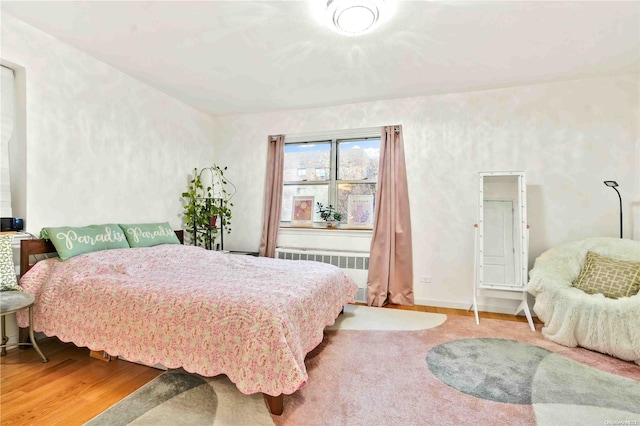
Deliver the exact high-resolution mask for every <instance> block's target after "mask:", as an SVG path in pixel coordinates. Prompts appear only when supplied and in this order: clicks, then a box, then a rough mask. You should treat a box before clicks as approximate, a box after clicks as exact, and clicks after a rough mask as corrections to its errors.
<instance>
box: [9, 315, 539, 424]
mask: <svg viewBox="0 0 640 426" xmlns="http://www.w3.org/2000/svg"><path fill="white" fill-rule="evenodd" d="M388 307H389V308H396V309H409V310H417V311H426V312H435V313H442V314H447V315H466V316H473V312H468V311H462V310H456V309H445V308H431V307H426V306H414V307H405V306H388ZM480 317H481V318H493V319H502V320H512V321H523V322H526V319H525V318H524V317H515V316H513V315H504V314H492V313H481V315H480ZM40 342H41V343H40ZM39 343H40V347H41V349H42V351H43V352H44V353H45V355H46V356H47V357H48V358H49V362H48V363H43V362H42V360H41V359H40V357H39V356H38V354H37V353H36V352H35V351H34V350H33V349H26V350H23V349H12V350H10V351H8V354H7V356H4V357H2V358H1V359H0V424H1V425H35V424H37V425H65V426H66V425H81V424H83V423H85V422H87V421H88V420H90V419H92V418H93V417H95V416H96V415H98V414H100V413H101V412H103V411H104V410H106V409H107V408H109V407H110V406H112V405H114V404H115V403H116V402H118V401H120V400H121V399H123V398H124V397H126V396H127V395H129V394H130V393H132V392H133V391H135V390H136V389H138V388H139V387H141V386H142V385H144V384H145V383H148V382H149V381H151V380H152V379H153V378H155V377H156V376H158V375H160V374H162V371H160V370H157V369H155V368H151V367H145V366H142V365H138V364H133V363H130V362H126V361H114V362H104V361H101V360H98V359H95V358H91V357H89V350H88V349H87V348H78V347H76V346H75V345H73V344H71V343H63V342H60V341H59V340H58V339H56V338H47V339H44V340H42V341H39Z"/></svg>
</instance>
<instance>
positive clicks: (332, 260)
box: [276, 247, 369, 303]
mask: <svg viewBox="0 0 640 426" xmlns="http://www.w3.org/2000/svg"><path fill="white" fill-rule="evenodd" d="M276 258H278V259H289V260H311V261H315V262H323V263H329V264H331V265H335V266H337V267H338V268H340V269H342V270H343V271H344V273H345V274H347V275H348V276H349V277H351V279H352V280H353V281H354V282H355V283H356V284H357V285H358V292H357V293H356V301H358V302H365V303H366V301H367V276H368V275H369V252H360V251H335V250H319V249H304V248H291V247H277V248H276Z"/></svg>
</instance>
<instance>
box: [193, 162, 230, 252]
mask: <svg viewBox="0 0 640 426" xmlns="http://www.w3.org/2000/svg"><path fill="white" fill-rule="evenodd" d="M226 170H227V167H226V166H225V167H224V168H222V167H219V166H218V165H215V164H214V165H213V166H211V167H205V168H203V169H201V170H198V168H194V169H193V176H192V178H191V180H190V181H189V188H188V190H187V191H185V192H183V193H182V197H183V198H184V199H185V201H186V202H185V205H184V213H183V215H184V221H185V226H186V232H187V234H188V235H189V236H190V241H191V244H193V245H196V246H200V247H205V248H207V249H215V248H216V239H217V238H218V235H219V233H220V229H223V230H224V232H226V233H227V234H229V233H230V232H231V217H232V214H231V207H233V203H232V202H231V198H232V197H233V195H234V194H235V192H236V188H235V185H233V183H231V182H230V181H229V180H228V179H227V178H226V177H225V176H224V172H225V171H226Z"/></svg>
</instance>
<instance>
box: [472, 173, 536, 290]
mask: <svg viewBox="0 0 640 426" xmlns="http://www.w3.org/2000/svg"><path fill="white" fill-rule="evenodd" d="M526 222H527V220H526V186H525V182H524V172H481V173H480V174H479V198H478V233H479V235H478V241H479V244H478V250H479V253H476V256H477V260H478V262H477V266H476V267H477V268H478V270H477V271H476V273H477V278H478V286H479V287H480V288H489V289H499V290H518V291H521V290H522V289H523V288H524V286H525V285H526V283H527V266H528V265H527V251H528V249H527V226H526Z"/></svg>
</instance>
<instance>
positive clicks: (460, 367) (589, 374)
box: [426, 338, 640, 424]
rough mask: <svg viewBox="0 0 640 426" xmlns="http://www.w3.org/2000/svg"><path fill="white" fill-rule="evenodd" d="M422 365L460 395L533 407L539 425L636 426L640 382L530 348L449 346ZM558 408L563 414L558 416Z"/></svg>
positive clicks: (479, 342)
mask: <svg viewBox="0 0 640 426" xmlns="http://www.w3.org/2000/svg"><path fill="white" fill-rule="evenodd" d="M426 361H427V365H428V367H429V370H430V371H431V372H432V373H433V374H434V376H436V377H437V378H438V379H439V380H440V381H442V382H443V383H445V384H447V385H448V386H450V387H452V388H454V389H456V390H458V391H460V392H463V393H466V394H468V395H473V396H475V397H478V398H483V399H488V400H492V401H496V402H504V403H510V404H532V405H533V406H534V410H535V413H536V418H537V420H538V422H539V423H544V424H553V423H552V422H556V423H557V424H580V423H581V422H582V421H588V422H589V424H591V423H593V422H594V421H595V422H598V421H602V422H605V421H609V422H611V421H631V420H633V421H636V420H638V421H640V383H639V382H637V381H635V380H631V379H628V378H625V377H621V376H616V375H614V374H610V373H606V372H603V371H600V370H597V369H595V368H592V367H589V366H587V365H584V364H581V363H578V362H576V361H573V360H571V359H569V358H566V357H564V356H562V355H559V354H556V353H554V352H551V351H549V350H547V349H544V348H540V347H538V346H535V345H531V344H529V343H524V342H520V341H517V340H509V339H494V338H480V339H463V340H453V341H450V342H446V343H442V344H440V345H438V346H435V347H434V348H432V349H431V350H430V351H429V352H428V353H427V357H426ZM559 405H562V406H564V410H558V409H557V408H558V406H559ZM558 411H563V412H564V413H566V414H565V415H564V416H563V418H558V417H557V416H558ZM551 415H553V418H549V416H551ZM594 416H596V417H597V418H594ZM583 424H586V423H583ZM601 424H605V423H601ZM638 424H640V422H639V423H638Z"/></svg>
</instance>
